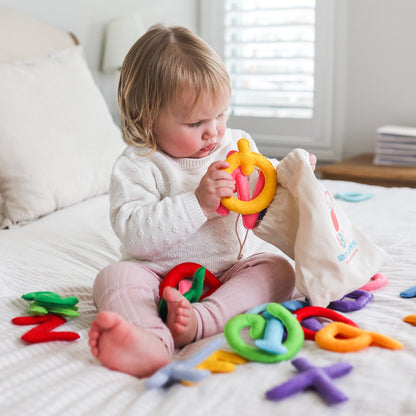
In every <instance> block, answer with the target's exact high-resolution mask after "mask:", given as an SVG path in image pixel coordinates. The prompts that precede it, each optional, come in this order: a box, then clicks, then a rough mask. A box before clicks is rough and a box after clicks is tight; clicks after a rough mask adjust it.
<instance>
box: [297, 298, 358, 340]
mask: <svg viewBox="0 0 416 416" xmlns="http://www.w3.org/2000/svg"><path fill="white" fill-rule="evenodd" d="M294 314H295V315H296V319H297V320H298V321H299V323H300V324H301V325H302V321H303V320H304V319H306V318H310V317H316V316H322V317H324V318H328V319H331V320H332V321H336V322H343V323H345V324H349V325H352V326H354V327H358V326H357V324H356V323H355V322H353V321H351V319H348V318H346V317H345V316H344V315H341V314H340V313H338V312H335V311H334V310H332V309H327V308H322V307H320V306H305V307H304V308H301V309H297V310H296V311H295V312H294ZM302 328H303V332H304V333H305V339H311V340H314V339H315V335H316V332H317V331H312V330H311V329H308V328H305V327H303V326H302Z"/></svg>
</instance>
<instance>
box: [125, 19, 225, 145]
mask: <svg viewBox="0 0 416 416" xmlns="http://www.w3.org/2000/svg"><path fill="white" fill-rule="evenodd" d="M184 91H191V92H192V93H193V94H194V96H195V102H197V100H198V98H199V97H200V95H201V94H205V93H208V94H210V96H211V97H215V96H220V97H221V96H222V97H227V98H228V97H229V96H230V94H231V86H230V78H229V76H228V73H227V71H226V69H225V67H224V64H223V62H222V61H221V59H220V57H219V56H218V55H217V53H216V52H215V51H214V50H213V49H212V48H211V47H210V46H209V45H208V44H207V43H205V42H204V41H203V40H202V39H200V38H199V37H198V36H196V35H195V34H194V33H192V32H191V31H190V30H188V29H186V28H184V27H178V26H173V27H166V26H163V25H154V26H152V27H151V28H150V29H149V30H148V31H147V32H146V33H145V34H144V35H143V36H142V37H141V38H140V39H139V40H138V41H137V42H136V43H135V44H134V45H133V46H132V47H131V49H130V51H129V52H128V53H127V55H126V58H125V59H124V62H123V66H122V68H121V74H120V82H119V86H118V102H119V106H120V111H121V128H122V132H123V138H124V141H125V142H126V143H127V144H132V145H136V146H146V147H149V148H150V149H151V152H153V151H154V150H155V149H156V147H157V144H156V141H155V138H154V135H153V125H154V122H155V121H156V119H157V117H158V115H159V112H160V110H161V109H162V108H164V107H168V106H169V105H171V104H172V103H174V100H175V98H177V96H178V94H181V93H183V92H184Z"/></svg>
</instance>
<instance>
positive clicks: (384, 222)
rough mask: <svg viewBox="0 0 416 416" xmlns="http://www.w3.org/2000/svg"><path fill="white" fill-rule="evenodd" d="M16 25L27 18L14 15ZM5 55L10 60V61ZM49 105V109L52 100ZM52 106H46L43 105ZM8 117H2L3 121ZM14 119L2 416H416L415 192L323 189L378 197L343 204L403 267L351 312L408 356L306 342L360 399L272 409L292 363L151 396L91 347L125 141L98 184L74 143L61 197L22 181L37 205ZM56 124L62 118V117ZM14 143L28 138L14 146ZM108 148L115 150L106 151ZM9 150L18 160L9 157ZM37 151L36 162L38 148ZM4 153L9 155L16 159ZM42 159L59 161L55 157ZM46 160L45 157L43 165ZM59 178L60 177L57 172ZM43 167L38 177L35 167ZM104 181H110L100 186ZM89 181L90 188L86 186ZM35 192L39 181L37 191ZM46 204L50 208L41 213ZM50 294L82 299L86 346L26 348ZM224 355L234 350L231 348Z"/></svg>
mask: <svg viewBox="0 0 416 416" xmlns="http://www.w3.org/2000/svg"><path fill="white" fill-rule="evenodd" d="M5 14H6V15H7V16H8V18H10V11H7V10H2V9H0V22H1V17H2V16H3V17H4V15H5ZM13 16H14V18H16V19H17V17H16V16H15V15H14V14H13ZM26 24H27V21H26V23H25V25H26ZM0 26H1V25H0ZM36 30H38V29H36ZM50 52H51V51H50V50H48V51H47V53H50ZM1 53H2V52H1V51H0V55H1ZM30 58H31V59H32V58H33V57H32V56H31V57H30ZM19 59H21V56H20V57H19ZM26 64H27V63H26ZM61 64H62V62H61V63H60V65H61ZM4 65H5V64H0V79H1V75H2V74H4V73H5V71H6V72H7V71H9V72H10V70H11V68H10V67H8V68H4ZM30 65H33V63H32V64H30ZM31 68H32V67H31ZM2 71H3V72H2ZM9 72H7V73H9ZM88 85H89V86H90V87H91V85H90V84H88ZM1 88H6V87H5V86H4V83H3V84H2V83H1V81H0V106H1V105H3V104H4V98H3V101H2V98H1V97H2V94H4V92H2V90H1ZM91 88H92V87H91ZM8 91H9V90H8ZM90 94H91V95H94V94H95V93H94V94H93V93H92V92H90ZM21 97H22V95H21ZM41 98H42V100H44V99H45V97H44V96H42V97H41ZM42 100H40V101H38V102H37V104H36V105H37V106H41V107H42V105H43V102H44V101H42ZM4 108H5V107H3V108H1V111H0V113H1V112H2V111H3V110H4ZM67 111H69V110H67ZM105 111H106V110H105V109H102V114H101V119H100V120H99V121H100V122H105V123H108V126H110V125H111V121H110V120H109V115H108V114H106V113H105ZM40 112H41V111H39V113H40ZM75 116H76V117H78V118H79V119H80V123H81V122H82V123H85V122H86V121H85V118H82V116H80V115H79V114H76V115H75ZM75 116H74V117H75ZM10 117H11V116H10V112H9V113H8V117H7V118H6V117H2V116H1V114H0V153H1V154H3V158H2V159H1V160H0V191H1V194H0V198H3V208H2V210H3V211H2V215H3V218H2V224H3V227H5V228H3V229H1V230H0V285H1V286H0V289H1V291H0V293H1V302H0V311H1V316H2V319H1V333H2V335H3V341H2V342H1V344H0V389H1V394H0V414H2V415H7V416H11V415H19V416H20V415H22V414H28V413H30V414H39V415H42V416H47V415H62V416H63V415H106V416H107V415H191V414H192V415H207V414H215V415H236V414H240V415H257V414H258V415H275V414H282V415H295V414H296V415H297V414H302V413H305V414H308V415H309V416H312V415H319V416H324V415H330V414H331V415H332V414H336V415H348V416H351V415H395V416H398V415H403V416H407V415H414V414H416V400H415V391H414V389H415V387H416V327H413V326H412V325H410V324H408V323H405V322H403V318H404V317H405V316H408V315H414V314H416V299H412V298H408V299H405V298H402V297H400V295H399V294H400V292H401V291H403V290H405V289H407V288H409V287H412V286H414V285H415V284H416V273H415V270H416V257H415V253H416V190H415V189H409V188H383V187H374V186H368V185H363V184H357V183H352V182H342V181H322V182H323V184H324V185H325V186H326V187H327V188H328V190H329V191H330V192H331V193H333V194H335V193H336V192H346V191H354V192H371V193H373V194H374V196H373V197H372V198H370V199H368V200H366V201H363V202H357V203H351V202H343V201H340V202H339V203H340V204H341V205H342V207H343V208H344V210H345V211H346V212H347V214H348V215H349V217H350V218H351V220H352V221H353V222H354V224H355V225H357V227H358V228H360V229H361V230H362V231H363V232H364V234H366V235H367V236H368V237H369V238H370V239H371V240H372V241H373V242H375V243H376V244H378V245H380V246H381V247H383V248H384V249H385V250H386V251H387V252H388V253H389V254H390V255H391V261H390V262H389V263H388V264H386V265H385V266H384V268H383V269H382V270H381V272H382V273H383V274H384V275H385V276H387V277H388V279H389V281H388V284H387V285H386V286H384V287H383V288H380V289H377V290H376V291H374V292H373V293H374V298H373V300H372V301H371V302H370V303H369V304H368V305H367V306H366V307H365V308H363V309H362V310H359V311H356V312H351V313H349V314H348V317H349V318H350V319H352V320H354V321H355V322H356V323H357V324H358V325H359V326H360V327H361V328H363V329H367V330H371V331H376V332H380V333H382V334H385V335H388V336H390V337H393V338H395V339H397V340H398V341H400V342H401V343H402V344H403V349H402V350H396V351H392V350H388V349H382V348H379V347H368V348H366V349H364V350H361V351H359V352H351V353H344V354H341V353H336V352H330V351H327V350H324V349H322V348H320V347H319V346H317V344H316V343H315V342H314V341H305V343H304V345H303V347H302V349H301V350H300V352H299V353H298V354H297V355H296V358H298V357H304V358H307V359H308V360H309V361H310V362H311V363H312V364H313V365H317V366H326V365H331V364H333V363H336V362H339V361H346V362H348V363H350V364H352V365H353V367H354V369H353V370H352V372H351V373H349V374H348V375H346V376H344V377H342V378H338V379H336V380H335V381H334V382H335V384H336V385H337V387H338V388H339V389H340V390H342V391H343V392H344V393H345V394H346V395H347V396H348V398H349V400H348V401H346V402H344V403H341V404H338V405H332V406H330V405H328V404H327V403H326V402H325V401H324V400H323V399H322V398H321V396H320V395H319V394H318V393H317V392H315V391H312V390H309V391H305V392H301V393H298V394H297V395H296V396H293V397H290V398H287V399H284V400H281V401H279V402H272V401H268V400H266V399H265V392H266V391H267V390H269V389H271V388H272V387H274V386H277V385H279V384H281V383H283V382H285V381H287V380H288V379H290V378H291V377H293V376H294V375H295V374H296V371H295V369H294V367H293V366H292V365H291V363H290V361H283V362H280V363H276V364H261V363H254V362H249V363H247V364H244V365H240V366H237V368H236V369H235V371H234V372H232V373H229V374H215V375H214V374H213V375H211V376H209V377H208V378H207V379H205V380H204V381H202V382H201V383H199V384H197V385H195V386H193V387H187V386H184V385H181V384H175V385H172V386H170V387H169V388H165V389H147V388H146V386H145V381H144V380H139V379H136V378H134V377H132V376H129V375H126V374H122V373H118V372H114V371H110V370H108V369H107V368H105V367H103V366H102V365H101V364H100V363H99V362H98V361H97V360H96V359H95V358H94V357H93V356H92V355H91V353H90V351H89V347H88V330H89V326H90V323H91V321H92V320H93V319H94V317H95V315H96V308H95V306H94V303H93V300H92V296H91V288H92V283H93V280H94V278H95V275H96V273H97V272H98V271H99V270H100V269H101V268H102V267H104V266H105V265H107V264H108V263H110V262H113V261H116V260H117V259H118V258H119V251H118V241H117V238H116V237H115V235H114V233H113V232H112V230H111V227H110V224H109V218H108V196H107V195H106V187H107V188H108V183H107V181H106V180H104V179H103V178H102V176H104V172H106V171H108V172H109V169H111V164H112V160H114V158H115V157H116V155H117V154H118V152H119V149H120V146H122V144H121V142H119V141H118V140H119V137H118V134H119V133H118V131H117V129H115V128H114V127H111V128H110V127H109V130H111V135H110V134H108V135H107V137H105V138H103V137H99V138H97V139H94V138H92V137H91V136H88V138H89V140H91V141H93V143H92V144H91V146H95V147H96V149H95V151H94V152H91V153H92V154H95V153H96V152H97V149H100V155H102V156H103V157H101V158H100V162H101V163H102V164H104V165H105V166H101V165H100V166H98V165H94V163H98V162H97V161H95V162H94V163H92V165H91V169H102V170H100V172H103V173H102V174H101V175H99V177H98V178H97V177H95V176H94V175H93V174H91V175H88V172H87V173H85V172H84V173H83V175H77V174H76V173H77V172H82V170H83V169H84V167H85V166H88V164H86V165H85V166H84V164H83V163H82V161H80V160H79V158H80V156H79V154H78V152H79V148H78V146H79V143H78V144H77V145H76V146H75V145H74V147H75V150H74V151H73V152H72V153H71V149H70V146H69V147H68V148H66V151H65V157H64V158H62V159H61V162H60V163H61V164H62V165H64V164H65V162H66V161H68V163H69V162H71V163H75V164H76V166H77V169H76V170H73V169H72V170H71V169H69V171H68V172H67V173H66V174H65V177H64V179H62V178H60V177H59V175H58V174H57V178H60V179H59V180H60V181H63V183H62V186H61V187H57V188H53V192H52V191H51V195H49V194H48V193H47V191H46V190H45V189H44V188H45V187H46V188H47V189H50V188H51V187H53V186H54V185H55V182H57V181H58V179H57V178H55V177H53V178H48V179H49V182H48V181H45V180H44V181H43V182H42V183H39V180H38V179H37V178H38V177H36V176H31V175H30V174H29V173H26V175H23V173H22V176H21V177H20V179H21V181H24V180H26V181H29V186H30V187H34V186H35V185H36V188H35V189H39V191H38V193H40V194H41V196H42V198H41V200H42V201H39V200H37V199H36V195H34V196H33V195H29V196H28V195H27V188H24V187H23V188H22V189H20V192H21V194H18V191H19V189H17V190H16V189H15V188H19V186H20V185H19V184H20V182H19V184H18V185H19V186H18V185H16V187H15V188H14V187H13V186H11V185H10V183H11V181H12V180H15V176H16V175H17V174H16V175H15V176H13V175H10V172H6V173H4V170H5V168H4V166H6V165H7V164H6V162H7V160H6V159H10V158H11V155H17V156H16V157H18V158H19V161H18V162H16V163H17V165H16V163H15V164H13V163H11V162H10V165H11V166H20V167H21V170H24V168H25V166H26V165H25V164H27V163H29V162H28V160H27V159H25V157H27V156H25V155H23V156H22V155H21V153H20V152H18V151H17V150H16V149H14V147H13V146H12V144H11V141H10V137H9V139H8V140H9V141H7V140H6V139H4V136H7V135H9V136H10V129H8V128H5V127H4V125H5V124H8V123H9V122H10V120H11V118H10ZM48 117H49V119H50V117H51V114H48ZM24 120H25V118H23V119H19V123H20V124H24V123H23V122H24ZM103 120H104V121H103ZM60 122H62V120H60ZM88 122H91V120H88ZM95 122H97V121H95ZM34 125H35V124H32V127H33V126H34ZM58 127H59V126H58ZM82 127H83V125H81V128H82ZM66 130H67V129H66ZM92 130H93V129H92ZM19 131H20V132H21V130H19ZM57 131H59V128H58V130H57ZM23 133H24V132H23ZM32 133H33V135H35V134H36V132H32ZM67 133H68V132H67ZM107 133H108V129H107ZM68 134H69V133H68ZM77 134H78V132H77ZM2 135H3V137H2ZM35 139H36V143H37V145H38V146H41V143H40V141H38V140H41V139H40V136H39V137H30V140H29V139H26V141H33V140H35ZM13 140H14V141H16V140H17V139H16V138H15V137H14V138H13ZM94 140H96V142H94ZM103 140H107V142H105V143H107V145H106V146H105V150H103V146H102V142H103ZM66 141H68V137H67V138H66ZM83 143H84V142H83ZM9 146H11V148H12V149H13V151H14V153H13V152H12V153H11V152H10V151H9V150H10V147H9ZM25 146H26V143H25ZM83 146H84V147H83V153H84V154H86V155H88V154H89V151H90V150H91V149H90V148H89V147H88V146H87V145H85V143H84V145H83ZM48 148H50V146H49V147H48ZM31 149H32V148H31ZM43 150H45V149H43ZM31 151H34V152H35V151H36V149H32V150H31ZM4 154H7V155H8V156H7V157H5V156H4ZM42 154H43V155H44V157H47V153H46V155H45V152H43V153H42ZM40 157H41V156H39V159H36V158H35V159H36V160H37V162H38V163H40V162H39V161H40V160H41V159H40ZM71 157H72V158H73V160H72V159H71ZM85 157H87V156H85ZM0 158H1V156H0ZM32 159H33V157H32ZM67 159H68V160H67ZM36 160H35V161H36ZM1 163H3V164H1ZM19 163H20V164H21V165H19ZM30 163H31V162H30ZM40 164H41V165H43V163H40ZM7 166H8V165H7ZM52 168H53V169H56V166H52ZM31 169H34V167H33V166H32V165H31ZM45 169H46V168H45ZM63 169H64V167H63ZM18 173H19V172H18ZM62 175H63V174H62ZM52 176H53V175H52ZM99 180H103V182H102V183H100V184H99V185H97V184H96V182H97V181H99ZM36 181H38V182H36ZM71 181H73V182H74V183H75V186H74V184H71ZM88 181H90V184H89V186H84V188H82V185H85V182H88ZM33 182H36V183H35V185H34V184H33ZM6 185H7V186H6ZM26 185H28V184H26ZM62 188H65V189H71V192H70V195H69V196H68V198H67V195H61V194H60V192H61V191H62ZM81 188H82V189H81ZM13 189H15V190H14V191H13ZM81 191H82V192H81ZM58 196H59V197H58ZM13 198H23V201H24V207H25V208H27V206H26V204H32V205H30V208H31V209H20V208H22V207H19V206H17V205H16V204H14V205H13V204H11V202H10V199H13ZM25 198H26V199H25ZM27 198H28V199H27ZM6 199H7V200H6ZM45 199H46V200H48V201H49V202H50V203H49V204H46V205H45V204H41V203H40V202H44V200H45ZM5 200H6V201H5ZM0 202H1V201H0ZM5 202H6V203H5ZM7 204H9V205H7ZM6 208H7V212H6ZM42 210H43V211H42ZM25 215H26V217H25ZM6 217H7V218H6ZM30 217H31V218H30ZM42 290H45V291H54V292H57V293H59V294H60V295H61V296H71V295H72V296H76V297H77V298H78V299H79V300H80V302H79V311H80V316H79V317H77V318H74V319H71V320H69V321H68V323H66V324H65V325H64V326H63V327H60V328H58V330H67V331H75V332H77V333H78V334H79V335H80V339H78V340H77V341H74V342H63V341H56V342H46V343H39V344H26V343H24V342H23V341H22V340H21V339H20V337H21V336H22V335H23V334H24V333H25V332H26V331H27V330H28V327H22V326H17V325H13V324H12V323H11V319H12V318H14V317H18V316H23V315H28V302H27V301H25V300H23V299H22V298H21V295H22V294H24V293H28V292H32V291H42ZM208 341H209V340H206V341H201V342H199V343H196V344H193V345H190V346H188V347H187V348H185V349H184V350H183V351H178V352H177V358H179V359H180V358H184V357H188V356H189V355H190V354H192V353H193V352H195V351H197V350H199V349H200V348H201V346H202V345H203V344H205V343H206V342H208ZM224 348H225V349H228V347H227V346H224Z"/></svg>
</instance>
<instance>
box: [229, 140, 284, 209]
mask: <svg viewBox="0 0 416 416" xmlns="http://www.w3.org/2000/svg"><path fill="white" fill-rule="evenodd" d="M237 146H238V152H235V153H233V154H232V155H230V156H228V157H227V159H226V161H227V162H228V163H229V164H230V167H229V168H227V169H224V170H225V171H226V172H228V173H230V174H232V173H233V172H234V170H235V169H237V168H238V167H239V166H240V167H241V171H242V173H243V174H244V175H247V176H248V175H251V174H252V173H253V171H254V168H255V167H257V168H258V169H260V170H261V171H262V172H263V175H264V180H265V184H264V188H263V190H262V191H261V192H260V194H259V195H258V196H257V197H255V198H253V199H250V200H249V201H241V200H239V199H237V198H236V197H234V196H232V197H230V198H223V199H222V200H221V203H222V204H223V205H224V206H225V207H226V208H228V209H229V210H230V211H234V212H237V213H238V214H242V215H249V214H255V213H257V212H260V211H262V210H263V209H264V208H266V207H267V206H268V205H269V204H270V202H272V200H273V198H274V195H275V193H276V189H277V177H276V170H275V168H274V167H273V165H272V164H271V163H270V161H269V160H268V159H267V158H265V157H264V156H262V155H261V154H259V153H256V152H252V151H251V150H250V143H249V141H248V140H247V139H240V140H239V141H238V143H237Z"/></svg>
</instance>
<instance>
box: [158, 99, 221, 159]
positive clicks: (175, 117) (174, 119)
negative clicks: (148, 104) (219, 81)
mask: <svg viewBox="0 0 416 416" xmlns="http://www.w3.org/2000/svg"><path fill="white" fill-rule="evenodd" d="M191 103H193V97H192V94H187V93H185V94H183V96H182V97H180V98H179V99H177V100H175V102H174V103H172V105H170V106H169V107H165V108H163V109H162V110H161V111H160V114H159V117H158V118H157V120H156V122H155V124H154V129H153V131H154V135H155V138H156V142H157V145H158V147H159V149H160V150H162V151H163V152H165V153H167V154H169V155H170V156H173V157H177V158H183V157H187V158H195V159H199V158H202V157H205V156H208V155H209V154H210V153H212V152H213V151H214V150H215V149H217V147H218V146H219V145H220V143H221V139H222V137H223V136H224V133H225V129H226V121H227V117H226V110H227V108H228V104H229V97H227V98H224V99H218V100H215V101H214V100H212V97H210V96H209V95H207V94H202V95H201V97H200V98H199V99H198V101H197V102H196V104H195V105H194V106H192V104H191Z"/></svg>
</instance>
